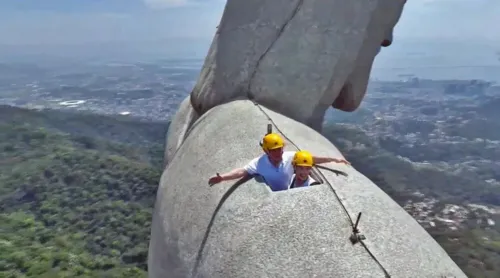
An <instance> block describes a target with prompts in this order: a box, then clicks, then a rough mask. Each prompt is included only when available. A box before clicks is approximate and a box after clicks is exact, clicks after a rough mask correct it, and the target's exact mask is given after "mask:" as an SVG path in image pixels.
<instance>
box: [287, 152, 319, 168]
mask: <svg viewBox="0 0 500 278" xmlns="http://www.w3.org/2000/svg"><path fill="white" fill-rule="evenodd" d="M292 164H293V166H309V167H312V166H313V164H314V161H313V156H312V154H311V153H310V152H308V151H298V152H296V153H295V155H294V156H293V161H292Z"/></svg>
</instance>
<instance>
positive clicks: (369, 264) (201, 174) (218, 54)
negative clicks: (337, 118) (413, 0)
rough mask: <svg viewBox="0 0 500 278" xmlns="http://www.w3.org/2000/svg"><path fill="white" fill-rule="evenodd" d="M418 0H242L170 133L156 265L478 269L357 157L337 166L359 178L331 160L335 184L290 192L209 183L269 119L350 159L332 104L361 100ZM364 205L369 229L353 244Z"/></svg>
mask: <svg viewBox="0 0 500 278" xmlns="http://www.w3.org/2000/svg"><path fill="white" fill-rule="evenodd" d="M404 2H405V1H404V0H349V1H347V0H272V1H269V0H268V1H264V0H253V1H249V0H228V2H227V4H226V8H225V10H224V13H223V16H222V19H221V22H220V25H219V27H218V30H217V33H216V35H215V37H214V40H213V42H212V45H211V47H210V50H209V53H208V55H207V57H206V60H205V63H204V66H203V69H202V71H201V74H200V77H199V79H198V82H197V84H196V86H195V88H194V89H193V91H192V93H191V95H190V96H189V97H188V98H186V99H185V100H184V101H183V102H182V103H181V105H180V107H179V110H178V112H177V113H176V115H175V116H174V118H173V120H172V123H171V125H170V128H169V131H168V134H167V136H168V138H167V146H166V152H165V161H166V163H167V164H168V165H167V166H166V168H165V170H164V173H163V175H162V178H161V181H160V186H159V189H158V193H157V199H156V204H155V209H154V214H153V223H152V230H151V240H150V247H149V255H148V275H149V277H151V278H160V277H173V278H177V277H179V278H180V277H231V278H233V277H234V278H240V277H241V278H243V277H249V278H250V277H252V278H253V277H291V278H295V277H339V278H343V277H363V278H364V277H388V275H389V276H390V277H466V276H465V275H464V273H463V272H462V271H461V270H460V269H459V268H458V266H457V265H456V264H455V263H454V262H453V261H452V260H451V259H450V257H449V256H448V254H447V253H446V252H445V251H444V250H443V249H442V248H441V247H440V246H439V245H438V244H437V243H436V241H434V239H433V238H432V237H431V236H430V235H429V234H428V233H427V232H426V231H425V230H424V229H423V228H422V227H421V226H420V225H419V224H418V223H417V222H416V221H415V220H414V219H413V218H412V217H411V216H410V215H408V214H407V213H406V212H405V211H404V210H403V209H402V208H401V207H400V206H399V205H398V204H397V203H396V202H394V201H393V200H392V199H391V198H390V197H389V196H387V195H386V194H385V193H384V192H383V191H382V190H380V189H379V188H378V187H377V186H376V185H375V184H373V183H372V182H371V181H370V180H369V179H367V178H366V177H364V176H363V175H362V174H360V173H359V172H357V171H356V170H355V169H353V168H352V167H348V166H344V165H335V164H327V167H330V168H336V169H340V170H342V171H344V172H346V173H347V174H348V176H347V177H338V176H336V175H334V174H333V173H332V172H330V171H325V170H318V172H319V173H320V174H321V175H322V179H323V181H324V184H321V185H317V186H314V187H311V188H306V189H294V190H289V191H284V192H271V191H270V190H269V188H268V187H266V186H264V185H263V184H261V183H259V182H258V181H257V180H255V179H250V180H246V181H245V180H244V181H239V182H236V183H235V182H223V183H221V184H218V185H215V186H213V187H209V186H208V185H207V180H208V178H209V177H210V176H212V175H213V174H215V173H216V172H227V171H229V170H231V169H233V168H235V167H240V166H243V165H244V164H245V163H247V162H248V161H249V160H251V159H252V158H254V157H256V156H258V155H260V154H261V150H260V148H259V145H258V141H259V140H260V139H261V138H262V136H263V135H264V134H265V132H266V125H267V124H268V123H272V124H273V126H274V129H275V130H277V131H279V132H281V133H282V134H283V135H284V136H286V142H287V145H286V149H287V150H296V149H297V148H301V149H306V150H310V151H311V152H313V153H315V154H321V155H327V156H336V157H341V154H340V153H339V151H338V150H337V149H336V148H335V146H334V145H332V144H331V143H330V142H328V140H327V139H325V138H324V137H323V136H322V135H321V134H320V133H319V131H320V130H321V123H322V121H323V117H324V113H325V111H326V109H327V108H328V107H329V106H331V105H333V106H334V107H335V108H338V109H341V110H344V111H353V110H355V109H356V108H357V107H358V106H359V104H360V102H361V101H362V99H363V97H364V94H365V90H366V85H367V82H368V79H369V73H370V70H371V66H372V63H373V60H374V57H375V56H376V54H377V53H378V52H379V51H380V47H381V46H388V45H390V44H391V43H392V30H393V28H394V26H395V25H396V23H397V21H398V20H399V17H400V16H401V13H402V10H403V6H404ZM249 99H251V100H252V101H250V100H249ZM358 212H362V213H363V216H362V219H361V221H360V224H359V229H360V231H361V233H362V234H363V235H364V236H365V237H366V239H364V240H363V241H362V242H358V243H356V244H352V243H351V241H350V240H349V237H350V235H351V234H352V230H353V229H352V226H353V221H355V219H354V218H355V217H356V215H357V213H358ZM353 219H354V220H353Z"/></svg>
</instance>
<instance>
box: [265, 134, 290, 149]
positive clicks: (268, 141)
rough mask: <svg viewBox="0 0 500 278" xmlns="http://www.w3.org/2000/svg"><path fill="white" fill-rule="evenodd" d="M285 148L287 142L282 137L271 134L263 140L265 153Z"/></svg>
mask: <svg viewBox="0 0 500 278" xmlns="http://www.w3.org/2000/svg"><path fill="white" fill-rule="evenodd" d="M283 146H285V142H284V141H283V139H282V138H281V136H279V135H278V134H276V133H269V134H267V135H266V136H264V138H263V139H262V149H263V150H264V151H269V150H274V149H277V148H283Z"/></svg>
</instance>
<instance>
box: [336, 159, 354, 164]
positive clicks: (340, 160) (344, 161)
mask: <svg viewBox="0 0 500 278" xmlns="http://www.w3.org/2000/svg"><path fill="white" fill-rule="evenodd" d="M335 162H337V163H344V164H346V165H351V163H350V162H349V161H347V160H345V159H335Z"/></svg>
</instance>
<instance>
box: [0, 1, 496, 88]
mask: <svg viewBox="0 0 500 278" xmlns="http://www.w3.org/2000/svg"><path fill="white" fill-rule="evenodd" d="M225 2H226V1H225V0H205V1H202V0H106V1H97V0H89V1H85V2H83V1H82V2H76V1H65V0H47V1H43V2H41V1H35V0H25V1H15V0H4V1H1V2H0V37H1V38H2V39H1V40H0V62H34V63H37V61H49V60H57V59H59V60H62V61H65V60H79V61H81V60H84V61H85V60H92V61H102V62H106V61H129V62H133V61H137V62H139V61H144V60H153V61H154V60H158V59H168V58H192V59H199V60H203V59H204V58H205V55H206V53H207V50H208V48H209V45H210V43H211V41H212V38H213V35H214V34H215V31H216V26H217V25H218V23H219V21H220V17H221V16H222V12H223V9H224V5H225ZM498 14H500V1H498V0H475V1H473V0H408V3H407V4H406V6H405V10H404V11H403V15H402V17H401V20H400V21H399V23H398V25H397V26H396V28H395V32H394V42H393V44H392V45H391V46H390V47H388V48H383V49H382V51H381V52H380V54H379V55H378V56H377V58H376V60H375V63H374V67H373V68H374V71H373V73H374V74H373V76H374V77H375V78H383V76H384V75H386V76H394V74H400V72H405V71H407V70H405V69H408V68H411V69H412V70H413V69H417V71H418V69H419V68H425V70H422V74H424V75H425V74H427V75H428V74H431V73H433V72H434V73H437V74H438V75H439V71H443V70H442V69H443V68H445V69H453V70H454V72H457V71H462V72H463V73H460V74H457V76H463V75H465V76H467V75H469V72H470V73H471V74H476V75H477V74H479V75H481V76H483V75H484V76H485V78H486V79H491V78H494V79H496V80H497V81H500V80H498V79H499V78H500V77H497V76H500V69H499V68H498V67H499V66H500V32H496V31H497V30H496V28H494V26H500V17H498ZM429 68H430V69H431V70H428V69H429ZM440 68H441V70H440ZM391 72H395V73H391ZM445 75H449V74H447V73H445Z"/></svg>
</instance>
